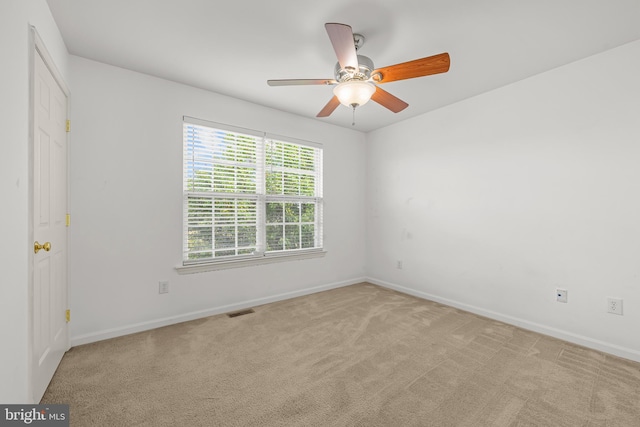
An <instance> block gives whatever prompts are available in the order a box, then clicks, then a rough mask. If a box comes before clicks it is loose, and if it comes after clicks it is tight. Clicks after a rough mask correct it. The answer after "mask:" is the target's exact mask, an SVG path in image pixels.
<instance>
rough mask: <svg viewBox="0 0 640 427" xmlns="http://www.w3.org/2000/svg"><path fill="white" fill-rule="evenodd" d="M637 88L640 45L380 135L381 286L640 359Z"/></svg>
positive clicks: (375, 167) (370, 255)
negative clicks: (560, 297) (611, 307)
mask: <svg viewBox="0 0 640 427" xmlns="http://www.w3.org/2000/svg"><path fill="white" fill-rule="evenodd" d="M638 76H640V41H637V42H634V43H631V44H628V45H625V46H622V47H620V48H617V49H614V50H610V51H608V52H605V53H602V54H599V55H597V56H593V57H590V58H587V59H585V60H582V61H579V62H576V63H573V64H570V65H567V66H564V67H561V68H558V69H555V70H552V71H550V72H547V73H544V74H541V75H538V76H536V77H533V78H530V79H527V80H524V81H521V82H518V83H516V84H512V85H510V86H507V87H504V88H502V89H499V90H496V91H493V92H490V93H486V94H483V95H481V96H478V97H475V98H473V99H469V100H466V101H463V102H460V103H457V104H454V105H451V106H449V107H446V108H443V109H440V110H438V111H435V112H432V113H429V114H425V115H423V116H420V117H417V118H414V119H411V120H407V121H405V122H401V123H399V124H397V125H394V126H389V127H387V128H384V129H381V130H378V131H376V132H372V133H370V134H368V136H367V162H368V164H367V173H368V176H367V181H368V187H367V188H368V192H367V198H368V200H367V239H368V240H367V248H368V252H367V274H368V276H370V277H371V280H372V281H373V282H374V283H379V284H383V285H387V286H391V287H396V288H397V289H401V290H404V291H406V292H409V293H413V294H416V295H420V296H423V297H427V298H430V299H434V300H437V301H441V302H444V303H447V304H452V305H455V306H458V307H461V308H464V309H468V310H471V311H475V312H478V313H481V314H484V315H487V316H489V317H493V318H497V319H501V320H506V321H508V322H511V323H515V324H519V325H522V326H525V327H528V328H531V329H534V330H537V331H541V332H544V333H547V334H551V335H555V336H558V337H561V338H565V339H568V340H570V341H574V342H577V343H581V344H584V345H588V346H590V347H593V348H599V349H603V350H605V351H609V352H612V353H615V354H619V355H622V356H624V357H627V358H631V359H635V360H640V335H639V334H638V325H640V262H639V261H640V79H638ZM397 260H402V261H403V267H404V268H403V269H402V270H399V269H397V268H396V261H397ZM557 287H560V288H566V289H567V290H568V296H569V297H568V299H569V302H568V303H567V304H560V303H557V302H555V289H556V288H557ZM608 296H614V297H620V298H623V299H624V315H623V316H616V315H612V314H607V313H606V298H607V297H608Z"/></svg>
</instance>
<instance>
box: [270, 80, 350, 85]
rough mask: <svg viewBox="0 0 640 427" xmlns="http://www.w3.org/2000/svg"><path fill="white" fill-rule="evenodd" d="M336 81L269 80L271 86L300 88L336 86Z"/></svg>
mask: <svg viewBox="0 0 640 427" xmlns="http://www.w3.org/2000/svg"><path fill="white" fill-rule="evenodd" d="M337 83H338V82H337V81H336V80H334V79H280V80H267V84H268V85H269V86H298V85H335V84H337Z"/></svg>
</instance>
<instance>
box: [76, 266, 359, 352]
mask: <svg viewBox="0 0 640 427" xmlns="http://www.w3.org/2000/svg"><path fill="white" fill-rule="evenodd" d="M365 281H366V279H365V278H364V277H360V278H355V279H350V280H344V281H341V282H335V283H329V284H326V285H320V286H314V287H311V288H305V289H299V290H296V291H292V292H285V293H282V294H277V295H271V296H268V297H264V298H257V299H252V300H247V301H241V302H238V303H235V304H228V305H223V306H219V307H212V308H209V309H206V310H199V311H193V312H190V313H184V314H180V315H177V316H171V317H165V318H162V319H155V320H150V321H147V322H140V323H135V324H133V325H128V326H123V327H119V328H112V329H106V330H103V331H98V332H92V333H89V334H83V335H78V336H75V337H71V347H75V346H78V345H82V344H89V343H92V342H96V341H102V340H106V339H109V338H116V337H120V336H123V335H129V334H134V333H136V332H143V331H148V330H150V329H156V328H160V327H163V326H168V325H173V324H176V323H182V322H187V321H189V320H195V319H201V318H203V317H209V316H214V315H217V314H222V313H229V312H232V311H237V310H242V309H245V308H250V307H255V306H258V305H263V304H268V303H271V302H276V301H282V300H286V299H291V298H295V297H300V296H303V295H309V294H314V293H316V292H322V291H327V290H329V289H336V288H341V287H344V286H349V285H355V284H356V283H362V282H365Z"/></svg>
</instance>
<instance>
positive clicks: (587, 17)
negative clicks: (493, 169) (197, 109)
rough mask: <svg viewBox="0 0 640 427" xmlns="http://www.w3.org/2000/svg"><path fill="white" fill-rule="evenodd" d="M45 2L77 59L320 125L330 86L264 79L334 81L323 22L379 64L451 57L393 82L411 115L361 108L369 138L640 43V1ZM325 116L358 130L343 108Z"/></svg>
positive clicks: (359, 117) (360, 122) (359, 122)
mask: <svg viewBox="0 0 640 427" xmlns="http://www.w3.org/2000/svg"><path fill="white" fill-rule="evenodd" d="M47 2H48V3H49V7H50V8H51V11H52V13H53V16H54V18H55V20H56V22H57V24H58V27H59V28H60V31H61V33H62V36H63V38H64V40H65V43H66V45H67V48H68V50H69V52H70V53H71V54H73V55H78V56H82V57H85V58H89V59H93V60H96V61H100V62H104V63H107V64H112V65H115V66H119V67H122V68H127V69H130V70H134V71H139V72H142V73H146V74H150V75H153V76H157V77H161V78H164V79H168V80H172V81H176V82H180V83H185V84H188V85H191V86H195V87H199V88H202V89H207V90H211V91H214V92H218V93H221V94H225V95H229V96H233V97H235V98H239V99H244V100H247V101H251V102H253V103H256V104H261V105H265V106H268V107H272V108H276V109H279V110H282V111H288V112H291V113H295V114H298V115H301V116H305V117H311V118H315V116H316V114H317V113H318V112H319V111H320V110H321V109H322V107H323V106H324V105H325V104H326V103H327V102H328V101H329V99H330V98H331V96H332V92H331V90H332V87H331V86H288V87H270V86H267V83H266V81H267V80H268V79H288V78H318V79H324V78H333V77H334V76H333V67H334V65H335V63H336V61H337V59H336V57H335V53H334V51H333V48H332V46H331V43H330V41H329V38H328V36H327V33H326V31H325V28H324V23H326V22H339V23H344V24H349V25H351V27H352V28H353V30H354V32H356V33H361V34H363V35H364V36H365V38H366V42H365V44H364V46H363V47H362V48H361V49H360V51H359V53H360V54H362V55H365V56H368V57H370V58H371V59H372V60H373V61H374V63H375V66H376V67H382V66H387V65H393V64H397V63H400V62H405V61H409V60H412V59H417V58H422V57H425V56H431V55H435V54H438V53H442V52H449V54H450V55H451V69H450V71H449V72H448V73H446V74H439V75H435V76H428V77H421V78H417V79H411V80H403V81H397V82H392V83H388V84H385V85H384V89H385V90H387V91H388V92H391V93H392V94H394V95H396V96H397V97H399V98H401V99H403V100H404V101H406V102H407V103H409V107H408V108H407V109H405V110H404V111H402V112H400V113H398V114H394V113H392V112H391V111H389V110H387V109H385V108H383V107H382V106H380V105H378V104H376V103H374V102H370V103H368V104H366V105H364V106H362V107H361V108H358V110H357V112H356V125H355V126H353V128H355V129H357V130H360V131H364V132H367V131H371V130H374V129H377V128H380V127H383V126H387V125H389V124H392V123H395V122H398V121H401V120H405V119H407V118H409V117H413V116H416V115H419V114H423V113H425V112H428V111H431V110H434V109H436V108H440V107H442V106H445V105H448V104H451V103H454V102H456V101H460V100H462V99H465V98H469V97H472V96H475V95H478V94H480V93H483V92H486V91H489V90H492V89H495V88H498V87H501V86H504V85H507V84H510V83H512V82H516V81H518V80H522V79H524V78H526V77H529V76H532V75H535V74H538V73H541V72H544V71H547V70H550V69H552V68H556V67H558V66H561V65H564V64H567V63H570V62H573V61H576V60H579V59H581V58H585V57H587V56H590V55H594V54H596V53H599V52H602V51H605V50H607V49H611V48H613V47H616V46H619V45H622V44H624V43H627V42H631V41H634V40H638V39H640V0H606V1H605V0H537V1H531V0H396V1H389V0H323V1H304V0H268V1H260V0H255V1H251V2H249V1H239V0H235V1H233V0H231V1H220V0H47ZM613 66H615V64H612V67H613ZM317 120H321V121H324V122H328V123H333V124H335V125H339V126H344V127H347V128H352V126H351V110H350V109H349V108H347V107H343V106H340V107H338V108H337V109H336V110H335V111H334V113H333V114H332V115H331V116H330V117H328V118H323V119H317Z"/></svg>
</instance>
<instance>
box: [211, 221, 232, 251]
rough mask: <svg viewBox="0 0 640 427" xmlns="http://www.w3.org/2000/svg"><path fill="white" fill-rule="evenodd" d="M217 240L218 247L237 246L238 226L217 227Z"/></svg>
mask: <svg viewBox="0 0 640 427" xmlns="http://www.w3.org/2000/svg"><path fill="white" fill-rule="evenodd" d="M215 230H216V234H215V242H216V249H221V248H235V246H236V228H235V227H233V226H231V227H216V229H215Z"/></svg>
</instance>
